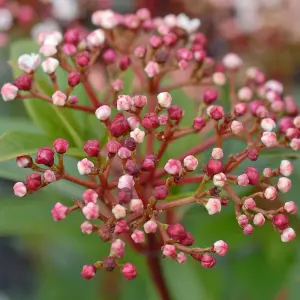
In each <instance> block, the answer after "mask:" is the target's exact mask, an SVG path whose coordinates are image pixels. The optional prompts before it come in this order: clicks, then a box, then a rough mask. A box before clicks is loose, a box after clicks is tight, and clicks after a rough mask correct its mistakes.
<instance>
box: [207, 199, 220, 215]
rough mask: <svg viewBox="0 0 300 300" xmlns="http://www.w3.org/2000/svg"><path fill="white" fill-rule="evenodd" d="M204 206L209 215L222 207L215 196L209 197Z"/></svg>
mask: <svg viewBox="0 0 300 300" xmlns="http://www.w3.org/2000/svg"><path fill="white" fill-rule="evenodd" d="M205 208H206V209H207V211H208V214H209V215H214V214H216V213H219V212H220V211H221V208H222V205H221V201H220V200H219V199H217V198H209V199H208V201H207V203H206V204H205Z"/></svg>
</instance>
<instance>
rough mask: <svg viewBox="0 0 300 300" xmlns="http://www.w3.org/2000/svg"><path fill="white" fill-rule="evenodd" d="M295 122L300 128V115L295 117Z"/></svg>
mask: <svg viewBox="0 0 300 300" xmlns="http://www.w3.org/2000/svg"><path fill="white" fill-rule="evenodd" d="M293 123H294V125H295V126H296V127H297V128H300V116H297V117H295V118H294V120H293Z"/></svg>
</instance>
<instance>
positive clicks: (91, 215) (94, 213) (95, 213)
mask: <svg viewBox="0 0 300 300" xmlns="http://www.w3.org/2000/svg"><path fill="white" fill-rule="evenodd" d="M82 212H83V214H84V215H85V217H86V218H87V219H88V220H90V219H97V218H98V217H99V213H100V208H99V206H98V205H97V204H95V203H93V202H89V203H88V204H87V205H86V206H84V207H83V208H82Z"/></svg>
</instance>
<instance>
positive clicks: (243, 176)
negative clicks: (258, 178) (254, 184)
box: [237, 174, 249, 186]
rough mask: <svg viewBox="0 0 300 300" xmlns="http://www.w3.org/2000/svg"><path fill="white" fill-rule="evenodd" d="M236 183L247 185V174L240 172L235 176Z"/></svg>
mask: <svg viewBox="0 0 300 300" xmlns="http://www.w3.org/2000/svg"><path fill="white" fill-rule="evenodd" d="M237 184H238V185H239V186H247V185H248V184H249V178H248V176H247V174H241V175H239V176H238V178H237Z"/></svg>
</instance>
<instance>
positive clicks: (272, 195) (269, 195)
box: [264, 186, 277, 200]
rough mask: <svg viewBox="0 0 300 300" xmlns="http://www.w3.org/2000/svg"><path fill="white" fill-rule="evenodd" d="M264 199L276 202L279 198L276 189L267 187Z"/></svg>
mask: <svg viewBox="0 0 300 300" xmlns="http://www.w3.org/2000/svg"><path fill="white" fill-rule="evenodd" d="M264 197H265V199H267V200H275V199H276V197H277V191H276V188H274V187H273V186H269V187H267V188H266V189H265V191H264Z"/></svg>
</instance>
